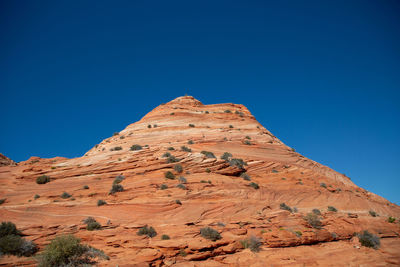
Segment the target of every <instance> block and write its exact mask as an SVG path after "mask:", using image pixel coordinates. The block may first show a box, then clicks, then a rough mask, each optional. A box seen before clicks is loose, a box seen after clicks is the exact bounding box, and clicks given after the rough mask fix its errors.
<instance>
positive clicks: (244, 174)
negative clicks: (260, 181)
mask: <svg viewBox="0 0 400 267" xmlns="http://www.w3.org/2000/svg"><path fill="white" fill-rule="evenodd" d="M240 177H242V178H243V179H244V180H246V181H250V180H251V178H250V175H248V174H247V172H242V174H240Z"/></svg>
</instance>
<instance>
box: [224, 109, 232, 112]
mask: <svg viewBox="0 0 400 267" xmlns="http://www.w3.org/2000/svg"><path fill="white" fill-rule="evenodd" d="M224 112H225V113H232V111H230V110H229V109H227V110H225V111H224Z"/></svg>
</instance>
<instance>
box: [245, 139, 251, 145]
mask: <svg viewBox="0 0 400 267" xmlns="http://www.w3.org/2000/svg"><path fill="white" fill-rule="evenodd" d="M243 144H245V145H248V146H250V145H251V142H250V141H249V140H244V141H243Z"/></svg>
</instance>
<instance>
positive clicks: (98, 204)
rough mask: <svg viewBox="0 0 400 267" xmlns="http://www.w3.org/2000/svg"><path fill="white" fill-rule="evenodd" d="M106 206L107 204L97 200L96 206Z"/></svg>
mask: <svg viewBox="0 0 400 267" xmlns="http://www.w3.org/2000/svg"><path fill="white" fill-rule="evenodd" d="M106 204H107V202H105V201H104V200H102V199H99V200H97V206H99V207H100V206H103V205H106Z"/></svg>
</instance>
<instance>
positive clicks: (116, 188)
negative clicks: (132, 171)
mask: <svg viewBox="0 0 400 267" xmlns="http://www.w3.org/2000/svg"><path fill="white" fill-rule="evenodd" d="M122 191H124V187H123V186H122V185H120V184H113V185H112V187H111V190H110V192H109V194H110V195H113V194H115V193H117V192H122Z"/></svg>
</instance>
